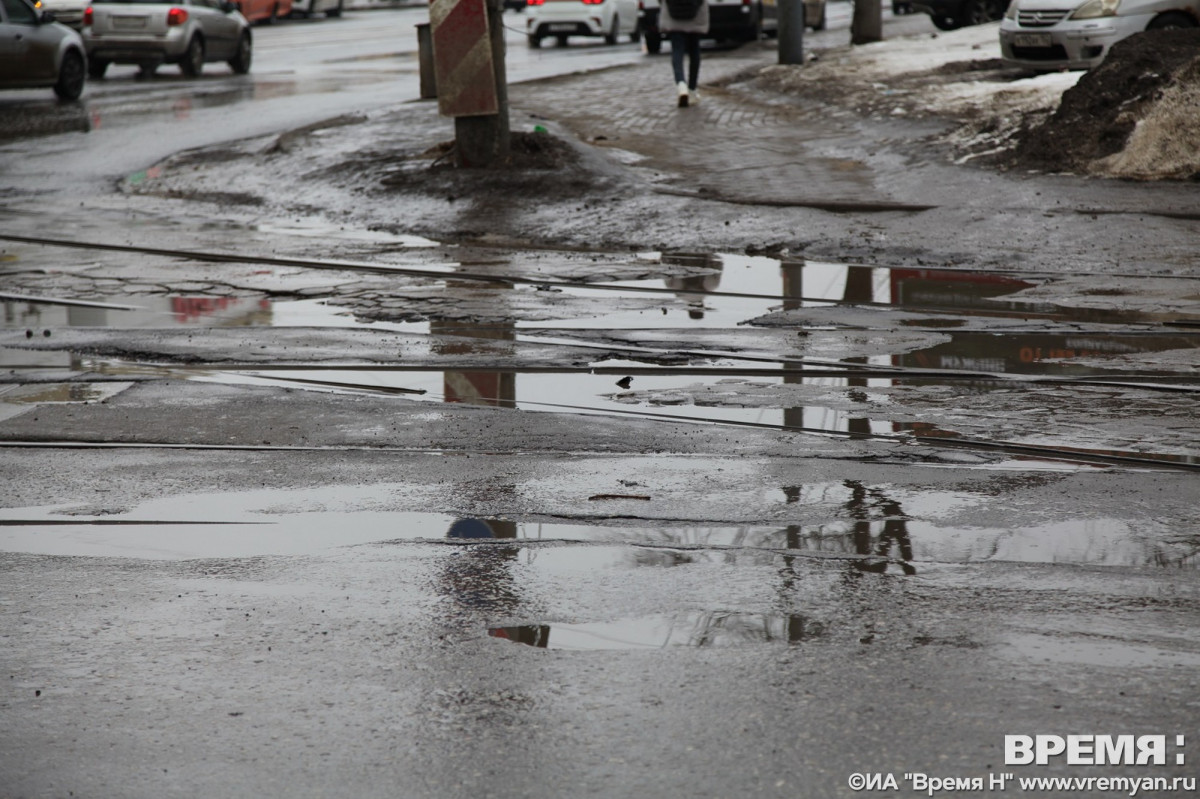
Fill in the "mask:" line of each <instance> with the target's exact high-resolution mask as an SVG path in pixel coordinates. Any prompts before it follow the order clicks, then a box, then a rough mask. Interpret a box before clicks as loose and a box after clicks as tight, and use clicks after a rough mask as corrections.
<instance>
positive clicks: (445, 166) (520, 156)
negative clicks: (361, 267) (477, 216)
mask: <svg viewBox="0 0 1200 799" xmlns="http://www.w3.org/2000/svg"><path fill="white" fill-rule="evenodd" d="M456 146H457V145H456V144H455V142H454V141H443V142H439V143H438V144H436V145H434V146H433V147H429V148H427V149H425V150H422V151H421V152H419V153H396V154H394V157H393V159H392V161H391V163H390V164H387V165H385V167H384V168H383V169H379V162H378V161H376V162H375V163H374V164H363V163H361V162H359V160H358V159H353V160H352V161H351V162H348V163H346V164H345V165H344V166H336V167H333V168H332V169H331V170H330V171H329V174H331V175H332V174H336V173H338V172H340V171H342V170H343V169H346V170H355V171H358V170H362V169H363V168H367V169H374V170H375V174H374V175H372V176H371V177H373V178H375V180H376V182H377V185H378V186H379V187H380V188H381V189H382V190H383V191H385V192H389V193H390V192H406V193H407V192H415V193H419V194H422V195H430V196H435V197H436V196H441V197H444V198H445V200H446V201H447V202H450V203H455V202H459V201H472V202H474V203H476V204H482V206H483V208H479V205H477V206H476V208H477V210H478V211H479V212H481V213H483V212H487V211H488V208H489V207H494V211H495V213H504V210H505V209H506V208H507V207H509V206H512V205H514V204H523V202H524V201H523V199H522V198H536V199H537V200H538V201H545V200H548V199H564V198H578V199H581V200H586V199H587V198H589V197H596V196H598V195H603V194H605V193H607V191H608V190H611V189H613V188H615V185H614V183H613V181H612V179H611V178H612V176H611V175H609V176H607V179H606V175H605V172H607V171H609V170H605V169H601V168H598V164H597V162H596V161H595V159H594V158H593V159H587V158H585V156H584V154H583V151H582V149H581V148H580V147H579V146H578V145H574V144H572V143H569V142H568V141H567V140H566V139H563V138H560V137H558V136H555V135H554V134H552V133H549V132H547V131H513V133H512V141H511V151H510V153H509V157H508V159H507V163H506V164H505V165H503V166H501V167H499V168H495V169H471V168H466V169H464V168H459V167H456V166H455V165H454V160H455V148H456Z"/></svg>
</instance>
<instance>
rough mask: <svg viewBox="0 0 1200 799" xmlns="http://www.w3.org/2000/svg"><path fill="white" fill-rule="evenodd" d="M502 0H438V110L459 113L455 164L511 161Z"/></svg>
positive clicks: (434, 19) (433, 15)
mask: <svg viewBox="0 0 1200 799" xmlns="http://www.w3.org/2000/svg"><path fill="white" fill-rule="evenodd" d="M503 13H504V7H503V5H502V0H433V3H432V4H431V5H430V7H429V22H430V25H431V27H432V30H433V60H434V68H435V69H434V71H435V73H436V77H437V95H438V111H439V112H440V113H441V114H442V115H443V116H450V117H454V136H455V145H456V146H455V163H456V165H457V166H460V167H481V168H487V167H497V166H503V165H504V164H505V163H506V162H507V161H508V156H509V147H510V142H511V135H512V134H511V131H510V128H509V122H508V77H507V74H506V73H505V69H504V25H503V22H502V20H501V17H502V15H503Z"/></svg>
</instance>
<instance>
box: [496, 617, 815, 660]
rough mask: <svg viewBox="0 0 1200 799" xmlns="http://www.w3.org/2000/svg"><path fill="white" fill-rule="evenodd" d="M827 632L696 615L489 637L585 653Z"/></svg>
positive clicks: (792, 639)
mask: <svg viewBox="0 0 1200 799" xmlns="http://www.w3.org/2000/svg"><path fill="white" fill-rule="evenodd" d="M824 631H825V627H824V625H823V624H822V623H821V622H819V621H813V620H811V619H808V618H806V617H804V616H802V615H799V614H795V615H759V614H753V613H733V612H720V611H696V612H692V613H679V614H658V615H654V616H646V617H641V618H635V619H619V620H616V621H607V622H584V623H579V624H528V625H519V626H515V627H492V628H489V629H488V635H490V636H492V637H494V638H504V639H507V640H510V641H515V642H517V643H522V644H526V645H528V646H534V647H540V648H542V649H565V650H575V651H582V650H607V649H663V648H667V647H704V648H724V647H745V646H754V645H762V644H798V643H800V642H801V641H806V640H809V639H813V638H817V637H819V636H820V635H821V634H823V633H824Z"/></svg>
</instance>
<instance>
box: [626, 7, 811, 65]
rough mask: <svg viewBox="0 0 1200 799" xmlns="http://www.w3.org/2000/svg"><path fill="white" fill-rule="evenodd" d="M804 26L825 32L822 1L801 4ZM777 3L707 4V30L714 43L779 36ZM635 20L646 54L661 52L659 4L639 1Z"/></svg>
mask: <svg viewBox="0 0 1200 799" xmlns="http://www.w3.org/2000/svg"><path fill="white" fill-rule="evenodd" d="M803 2H804V25H805V27H809V28H812V29H813V30H814V31H823V30H825V0H803ZM777 4H778V0H758V2H753V1H752V0H708V12H709V29H708V35H709V37H710V38H713V39H731V40H734V41H754V40H756V39H759V38H761V37H762V36H775V35H776V34H777V33H778V32H779V10H778V5H777ZM638 9H639V10H638V19H639V20H640V21H641V31H642V36H643V38H644V40H645V42H646V52H648V53H657V52H659V50H661V49H662V40H663V34H662V33H661V32H660V31H659V29H658V14H659V0H640V2H639V3H638Z"/></svg>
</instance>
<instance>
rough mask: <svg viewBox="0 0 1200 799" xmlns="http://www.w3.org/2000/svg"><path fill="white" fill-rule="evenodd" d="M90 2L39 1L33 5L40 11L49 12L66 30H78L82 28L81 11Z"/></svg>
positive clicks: (83, 0) (66, 0)
mask: <svg viewBox="0 0 1200 799" xmlns="http://www.w3.org/2000/svg"><path fill="white" fill-rule="evenodd" d="M89 2H91V0H39V1H38V2H35V3H34V4H33V5H34V6H35V7H36V8H38V9H39V10H41V11H50V12H51V13H53V14H54V20H55V21H56V22H61V23H62V24H64V25H66V26H67V27H68V28H74V29H75V30H79V29H80V28H82V27H83V10H84V9H85V8H87V7H88V3H89Z"/></svg>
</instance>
